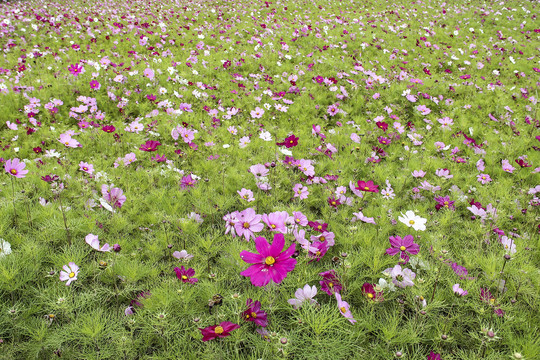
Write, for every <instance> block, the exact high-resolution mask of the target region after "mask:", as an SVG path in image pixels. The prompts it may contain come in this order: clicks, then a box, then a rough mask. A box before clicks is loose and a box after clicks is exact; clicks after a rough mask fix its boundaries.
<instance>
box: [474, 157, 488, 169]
mask: <svg viewBox="0 0 540 360" xmlns="http://www.w3.org/2000/svg"><path fill="white" fill-rule="evenodd" d="M485 168H486V167H485V163H484V160H482V159H480V160H478V161H477V162H476V169H477V170H478V171H484V169H485Z"/></svg>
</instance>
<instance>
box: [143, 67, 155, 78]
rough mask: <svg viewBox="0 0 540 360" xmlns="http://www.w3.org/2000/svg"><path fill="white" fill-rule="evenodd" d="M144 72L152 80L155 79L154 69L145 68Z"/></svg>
mask: <svg viewBox="0 0 540 360" xmlns="http://www.w3.org/2000/svg"><path fill="white" fill-rule="evenodd" d="M143 74H144V76H146V77H147V78H148V79H150V80H153V79H154V70H152V69H150V68H146V69H144V72H143Z"/></svg>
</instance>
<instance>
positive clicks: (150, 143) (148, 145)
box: [139, 140, 161, 151]
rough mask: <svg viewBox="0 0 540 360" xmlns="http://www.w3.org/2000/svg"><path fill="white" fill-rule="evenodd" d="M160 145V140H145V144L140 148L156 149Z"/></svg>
mask: <svg viewBox="0 0 540 360" xmlns="http://www.w3.org/2000/svg"><path fill="white" fill-rule="evenodd" d="M160 145H161V143H160V142H159V141H155V140H148V141H147V142H145V143H144V144H142V145H141V146H140V147H139V150H142V151H156V150H157V147H158V146H160Z"/></svg>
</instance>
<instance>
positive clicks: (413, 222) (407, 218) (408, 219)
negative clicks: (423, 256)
mask: <svg viewBox="0 0 540 360" xmlns="http://www.w3.org/2000/svg"><path fill="white" fill-rule="evenodd" d="M401 215H402V216H399V217H398V220H399V221H401V222H402V223H404V224H405V225H407V226H408V227H412V228H413V229H414V230H417V231H418V230H421V231H424V230H426V222H427V219H424V218H422V217H420V216H418V215H416V214H415V213H414V211H411V210H409V211H407V212H406V213H405V215H403V213H401Z"/></svg>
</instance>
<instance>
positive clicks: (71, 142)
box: [58, 134, 80, 148]
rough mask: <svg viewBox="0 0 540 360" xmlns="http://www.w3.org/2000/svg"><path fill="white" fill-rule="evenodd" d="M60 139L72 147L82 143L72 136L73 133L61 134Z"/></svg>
mask: <svg viewBox="0 0 540 360" xmlns="http://www.w3.org/2000/svg"><path fill="white" fill-rule="evenodd" d="M58 141H60V142H61V143H62V144H64V145H65V146H66V147H70V148H76V147H78V146H79V145H80V144H79V142H78V141H77V140H75V139H73V138H71V135H68V134H60V139H59V140H58Z"/></svg>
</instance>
